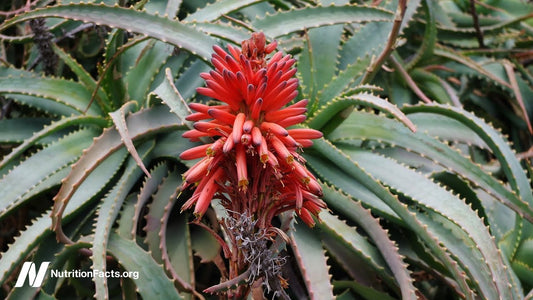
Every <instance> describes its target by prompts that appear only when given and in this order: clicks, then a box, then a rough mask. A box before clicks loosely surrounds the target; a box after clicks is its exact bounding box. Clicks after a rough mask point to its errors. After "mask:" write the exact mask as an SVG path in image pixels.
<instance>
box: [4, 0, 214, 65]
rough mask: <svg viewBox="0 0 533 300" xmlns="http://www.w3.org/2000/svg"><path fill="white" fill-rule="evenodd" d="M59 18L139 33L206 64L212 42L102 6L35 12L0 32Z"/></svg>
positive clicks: (186, 29)
mask: <svg viewBox="0 0 533 300" xmlns="http://www.w3.org/2000/svg"><path fill="white" fill-rule="evenodd" d="M49 17H58V18H65V19H73V20H79V21H83V22H93V23H97V24H105V25H108V26H111V27H116V28H121V29H124V30H128V31H133V32H138V33H141V34H144V35H147V36H150V37H153V38H156V39H159V40H161V41H163V42H169V43H171V44H173V45H176V46H178V47H180V48H183V49H185V50H187V51H189V52H191V53H193V54H195V55H198V56H199V57H200V58H202V59H204V60H205V61H208V58H209V57H210V56H211V48H212V47H213V45H215V43H216V42H215V40H214V39H212V38H211V37H209V36H207V35H205V34H202V32H200V31H197V30H195V29H193V28H192V27H190V26H187V25H184V24H182V23H180V22H175V21H172V20H169V19H168V18H165V17H160V16H156V15H150V14H147V13H144V12H141V11H137V10H135V9H130V8H122V7H118V6H114V7H112V6H106V5H103V4H89V3H79V4H67V5H56V6H50V7H47V8H42V9H36V10H32V11H30V12H27V13H24V14H21V15H18V16H16V17H14V18H11V19H10V20H9V21H7V22H4V23H3V24H2V25H1V26H0V31H3V30H4V29H5V28H7V27H9V26H12V25H14V24H17V23H20V22H24V21H27V20H31V19H35V18H49Z"/></svg>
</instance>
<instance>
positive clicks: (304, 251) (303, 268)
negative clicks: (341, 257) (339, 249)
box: [289, 223, 334, 300]
mask: <svg viewBox="0 0 533 300" xmlns="http://www.w3.org/2000/svg"><path fill="white" fill-rule="evenodd" d="M289 236H290V238H291V241H292V242H291V246H292V250H293V252H294V256H295V259H296V261H297V262H298V265H299V267H300V272H301V273H302V276H303V278H304V282H305V285H306V287H307V293H308V295H309V299H317V300H318V299H324V300H325V299H334V297H333V287H332V285H331V282H330V280H331V275H330V274H329V266H328V264H327V262H326V260H327V258H326V255H325V253H324V249H323V248H322V243H321V242H320V239H319V238H318V236H317V235H316V233H315V232H313V231H312V230H311V229H309V228H308V227H307V226H306V225H305V224H303V223H302V224H299V223H294V230H292V231H291V232H290V233H289Z"/></svg>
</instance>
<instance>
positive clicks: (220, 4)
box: [185, 0, 264, 22]
mask: <svg viewBox="0 0 533 300" xmlns="http://www.w3.org/2000/svg"><path fill="white" fill-rule="evenodd" d="M262 1H264V0H220V1H216V2H213V3H208V4H207V5H206V6H205V7H203V8H201V9H198V10H197V11H196V12H194V13H192V14H190V15H188V16H187V18H185V21H198V22H204V21H213V20H216V19H218V18H220V16H222V15H226V14H229V13H232V12H234V11H237V10H240V9H242V8H245V7H247V6H250V5H253V4H255V3H259V2H262Z"/></svg>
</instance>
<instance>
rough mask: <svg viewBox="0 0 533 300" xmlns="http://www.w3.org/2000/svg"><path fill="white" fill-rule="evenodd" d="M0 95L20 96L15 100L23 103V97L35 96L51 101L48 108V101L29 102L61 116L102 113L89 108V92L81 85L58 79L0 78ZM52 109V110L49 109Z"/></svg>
mask: <svg viewBox="0 0 533 300" xmlns="http://www.w3.org/2000/svg"><path fill="white" fill-rule="evenodd" d="M0 93H3V94H7V95H21V96H22V97H17V98H15V100H20V101H21V102H22V103H25V102H26V101H24V100H25V99H28V100H32V99H33V98H31V97H30V98H25V97H24V96H36V97H38V98H45V99H49V100H52V101H53V102H55V103H54V105H55V106H56V107H58V108H55V107H53V106H50V107H48V105H49V104H48V101H40V102H39V101H31V103H30V104H31V105H32V106H35V107H37V108H39V109H42V110H44V111H50V112H55V111H58V110H61V111H62V114H64V115H67V116H70V115H71V114H73V113H74V114H83V113H84V112H85V111H86V110H87V113H88V114H91V115H96V116H99V115H101V114H102V111H101V110H100V108H99V107H98V106H97V105H91V106H89V102H90V99H91V92H90V91H89V90H88V89H87V88H86V87H85V86H83V85H82V84H80V83H77V82H74V81H70V80H66V79H59V78H51V77H27V76H13V77H11V76H10V77H0ZM49 108H52V109H49Z"/></svg>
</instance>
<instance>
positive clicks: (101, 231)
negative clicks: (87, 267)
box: [91, 141, 155, 299]
mask: <svg viewBox="0 0 533 300" xmlns="http://www.w3.org/2000/svg"><path fill="white" fill-rule="evenodd" d="M154 144H155V143H154V142H153V141H151V142H150V141H149V142H146V143H144V144H143V145H141V146H140V147H139V154H140V157H141V158H143V159H148V157H149V153H150V151H151V150H152V149H153V147H154ZM141 175H142V171H141V170H140V169H139V168H138V167H137V163H136V162H135V160H134V159H131V158H130V159H129V160H128V161H127V162H126V166H125V169H124V172H123V174H122V176H121V178H120V179H119V180H118V182H117V183H116V184H115V186H114V187H113V189H111V191H109V192H108V194H107V195H106V196H105V197H104V199H102V202H101V204H100V207H99V208H98V211H97V214H98V217H97V219H96V223H95V224H94V236H93V241H92V242H91V244H92V247H91V251H92V256H91V259H92V262H93V264H92V268H93V270H102V271H104V270H107V267H106V266H107V262H106V255H107V248H108V239H109V236H110V234H111V230H112V226H113V224H114V223H115V219H116V217H117V215H118V213H119V212H120V208H121V207H122V203H123V202H124V200H125V199H126V197H127V195H128V193H129V191H130V189H131V188H132V187H133V186H134V185H135V183H136V182H137V180H138V179H139V177H140V176H141ZM136 271H138V270H136ZM93 281H94V283H95V297H96V298H105V299H107V298H108V297H109V291H108V289H107V278H106V277H99V276H95V277H93Z"/></svg>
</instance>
